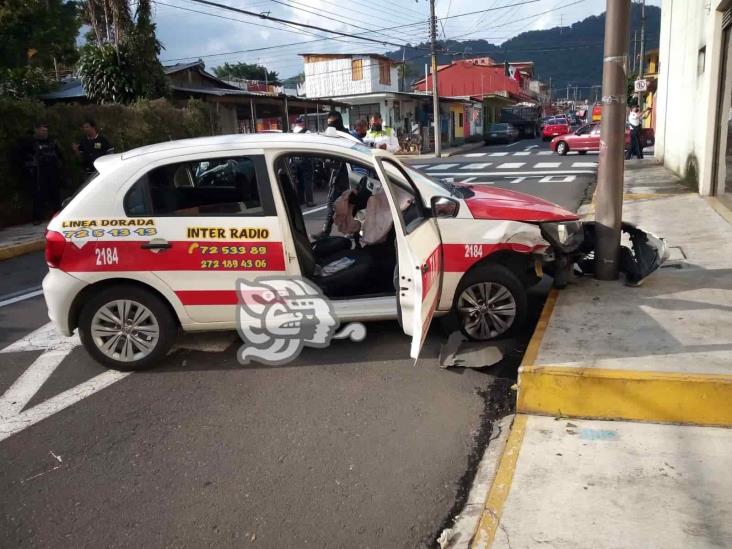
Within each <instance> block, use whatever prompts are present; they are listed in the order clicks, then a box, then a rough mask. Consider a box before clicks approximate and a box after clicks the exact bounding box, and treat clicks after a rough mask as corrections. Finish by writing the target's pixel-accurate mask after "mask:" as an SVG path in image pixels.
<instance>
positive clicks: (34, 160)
mask: <svg viewBox="0 0 732 549" xmlns="http://www.w3.org/2000/svg"><path fill="white" fill-rule="evenodd" d="M19 158H20V160H21V162H22V163H23V167H24V169H25V174H26V176H27V177H28V186H29V188H30V189H31V194H32V197H33V223H34V224H35V225H38V224H40V223H41V221H43V220H44V219H45V218H46V216H47V215H48V208H49V207H50V208H51V210H52V213H53V212H56V211H58V210H59V209H60V208H61V171H62V164H61V150H60V149H59V146H58V143H56V141H55V140H53V139H50V138H49V137H48V124H46V123H45V122H39V123H38V124H36V125H35V126H34V128H33V137H31V138H30V139H27V140H25V141H23V142H22V143H21V145H20V150H19Z"/></svg>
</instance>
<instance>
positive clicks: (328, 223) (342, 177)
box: [311, 111, 348, 240]
mask: <svg viewBox="0 0 732 549" xmlns="http://www.w3.org/2000/svg"><path fill="white" fill-rule="evenodd" d="M328 127H329V128H335V129H336V130H337V131H339V132H344V133H348V130H347V129H346V127H345V126H344V125H343V117H342V116H341V113H339V112H337V111H331V112H329V113H328ZM326 168H327V172H328V173H330V177H329V178H328V201H327V203H326V208H327V209H326V213H325V222H324V223H323V230H322V231H320V232H319V233H316V234H313V235H311V236H312V238H313V239H314V240H320V239H322V238H325V237H327V236H330V232H331V230H332V229H333V216H334V215H335V206H334V205H335V201H336V199H337V198H338V197H339V196H341V194H343V192H344V191H345V190H346V189H348V170H347V169H346V165H345V163H343V162H341V161H339V160H329V161H327V164H326Z"/></svg>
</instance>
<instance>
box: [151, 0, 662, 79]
mask: <svg viewBox="0 0 732 549" xmlns="http://www.w3.org/2000/svg"><path fill="white" fill-rule="evenodd" d="M216 1H217V2H218V3H220V4H226V5H229V6H234V7H237V8H240V9H245V10H249V11H252V12H256V13H265V14H269V15H271V16H273V17H279V18H282V19H286V20H289V21H297V22H299V23H306V24H310V25H315V26H318V27H322V28H326V29H330V30H337V31H340V32H345V33H349V34H354V35H359V34H360V35H362V36H366V37H369V38H377V39H379V40H384V41H385V42H388V44H379V43H374V42H366V41H363V40H358V39H357V38H338V39H333V35H332V34H328V33H325V32H322V31H317V30H310V29H303V28H298V27H289V26H287V25H285V24H280V23H275V22H272V21H267V20H264V19H261V18H258V17H250V16H247V15H243V14H237V13H234V12H231V11H228V10H225V9H221V8H216V7H212V6H208V5H203V4H200V3H197V2H194V1H192V0H153V9H154V11H155V20H156V23H157V27H158V38H159V39H160V41H161V42H162V43H163V45H164V47H165V51H163V52H162V54H161V59H162V60H163V63H164V64H170V63H174V62H183V61H191V60H195V59H198V58H202V59H203V60H204V61H205V62H206V66H207V67H209V68H211V67H215V66H217V65H220V64H223V63H224V62H229V63H232V62H233V63H236V62H239V61H243V62H247V63H260V64H263V65H266V66H268V67H269V68H270V69H273V70H276V71H277V72H278V73H279V74H280V76H281V77H284V78H286V77H289V76H293V75H295V74H297V73H299V72H301V71H302V59H301V58H300V57H298V55H297V54H298V53H302V52H308V53H314V52H347V51H351V52H383V51H388V50H395V49H397V48H398V44H404V43H412V44H417V43H419V42H423V41H425V40H426V39H427V37H428V27H427V19H428V18H429V2H428V0H418V1H415V0H216ZM521 4H523V5H521ZM605 4H606V0H437V8H436V12H437V17H438V19H440V24H439V25H438V32H439V34H440V37H443V36H444V37H447V38H449V39H458V40H459V39H462V38H465V39H467V38H472V39H478V38H483V39H486V40H488V41H490V42H493V43H496V44H500V43H501V42H503V41H505V40H507V39H509V38H511V37H513V36H515V35H517V34H520V33H521V32H524V31H528V30H539V29H548V28H552V27H558V26H560V25H564V26H568V25H571V24H572V23H574V22H576V21H579V20H581V19H584V18H585V17H588V16H590V15H599V14H601V13H602V12H603V11H605ZM647 4H649V5H656V6H660V4H661V0H647ZM502 6H507V7H505V8H502ZM479 10H490V11H485V12H483V13H477V14H473V15H465V16H461V15H462V14H468V13H470V12H475V11H479ZM394 27H397V28H394ZM378 31H381V32H378ZM326 37H327V38H328V39H325V40H324V39H323V38H326ZM308 42H309V43H308ZM273 46H276V47H273ZM257 50H258V51H257Z"/></svg>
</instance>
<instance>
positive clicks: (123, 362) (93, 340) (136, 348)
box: [79, 284, 178, 371]
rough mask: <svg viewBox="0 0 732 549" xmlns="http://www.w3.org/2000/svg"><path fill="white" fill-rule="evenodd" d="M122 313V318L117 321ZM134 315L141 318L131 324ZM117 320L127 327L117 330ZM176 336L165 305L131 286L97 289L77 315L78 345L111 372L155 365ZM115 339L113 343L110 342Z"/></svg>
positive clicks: (171, 318) (145, 292) (137, 287)
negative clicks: (122, 321)
mask: <svg viewBox="0 0 732 549" xmlns="http://www.w3.org/2000/svg"><path fill="white" fill-rule="evenodd" d="M120 306H121V307H123V309H120ZM122 314H124V315H125V316H126V318H125V319H121V317H122ZM137 315H142V316H141V317H140V320H139V321H138V322H139V323H138V324H133V323H132V320H133V319H134V318H135V316H137ZM120 320H124V321H126V322H124V324H126V325H127V326H126V327H121V322H120ZM107 334H109V335H107ZM177 334H178V323H177V321H176V319H175V318H174V316H173V313H172V312H171V310H170V309H169V307H168V305H167V304H166V303H165V302H164V301H163V300H162V299H160V298H159V297H158V296H157V295H155V294H154V293H153V292H152V291H150V290H146V289H145V288H140V287H139V286H135V285H132V284H119V285H116V286H111V287H107V288H104V289H102V290H100V291H99V292H97V293H96V294H94V295H92V296H91V298H90V299H88V300H87V301H86V303H85V304H84V306H83V308H82V309H81V312H80V315H79V338H80V339H81V343H82V344H83V345H84V347H85V348H86V350H87V352H88V353H89V354H90V355H91V356H92V358H94V360H96V361H97V362H99V363H100V364H103V365H104V366H106V367H108V368H111V369H114V370H122V371H129V370H145V369H147V368H151V367H153V366H155V365H156V364H157V363H158V362H159V361H160V360H161V359H162V358H163V357H164V356H165V355H166V354H167V353H168V351H169V350H170V348H171V347H172V345H173V343H174V342H175V339H176V336H177ZM115 336H116V338H117V339H116V341H112V340H113V338H115ZM105 337H106V339H105ZM105 344H106V345H108V346H109V348H108V349H105ZM125 355H126V356H125Z"/></svg>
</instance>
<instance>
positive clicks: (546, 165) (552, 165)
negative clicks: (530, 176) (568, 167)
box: [534, 162, 561, 168]
mask: <svg viewBox="0 0 732 549" xmlns="http://www.w3.org/2000/svg"><path fill="white" fill-rule="evenodd" d="M560 164H561V162H537V163H536V164H534V168H558V167H559V165H560Z"/></svg>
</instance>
